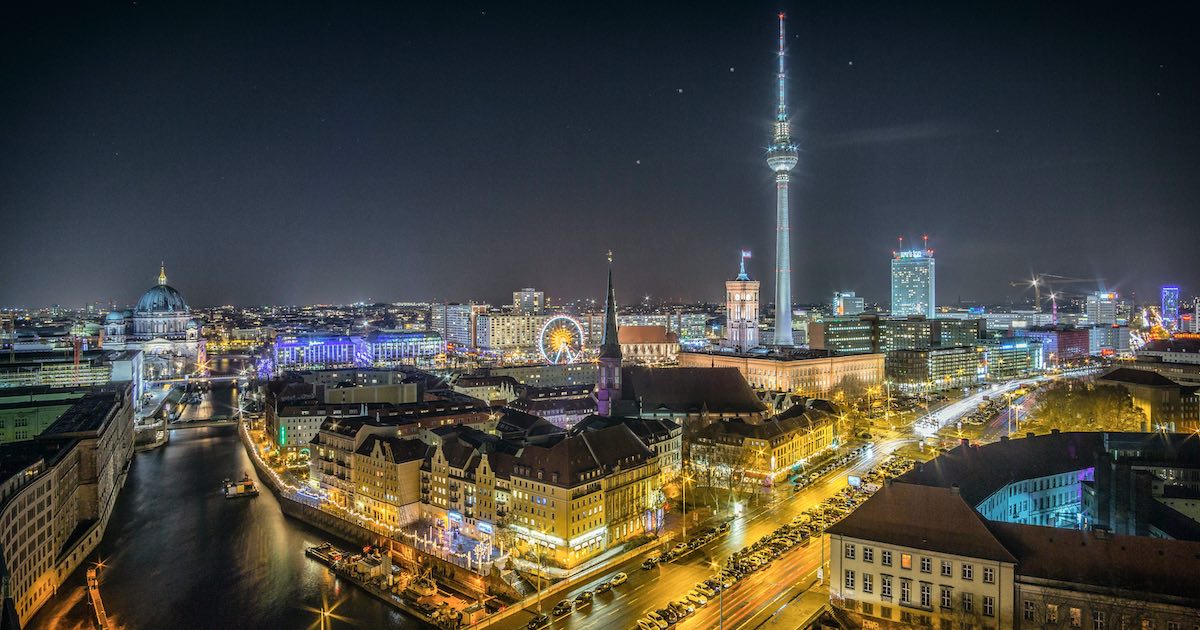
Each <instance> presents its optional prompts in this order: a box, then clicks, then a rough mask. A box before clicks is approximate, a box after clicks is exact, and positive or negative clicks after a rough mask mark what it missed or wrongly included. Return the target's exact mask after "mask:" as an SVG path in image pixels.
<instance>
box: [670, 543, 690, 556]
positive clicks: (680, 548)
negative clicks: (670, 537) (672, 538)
mask: <svg viewBox="0 0 1200 630" xmlns="http://www.w3.org/2000/svg"><path fill="white" fill-rule="evenodd" d="M687 550H688V545H687V543H679V544H677V545H675V546H674V547H671V551H672V552H674V553H675V555H679V554H681V553H685V552H687Z"/></svg>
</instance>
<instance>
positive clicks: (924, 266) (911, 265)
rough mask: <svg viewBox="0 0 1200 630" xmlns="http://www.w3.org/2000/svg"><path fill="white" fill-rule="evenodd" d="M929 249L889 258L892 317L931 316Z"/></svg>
mask: <svg viewBox="0 0 1200 630" xmlns="http://www.w3.org/2000/svg"><path fill="white" fill-rule="evenodd" d="M934 279H935V274H934V259H933V250H932V249H913V250H909V251H903V252H896V253H895V255H894V256H892V316H893V317H907V316H909V315H924V316H925V317H927V318H929V319H933V318H934V316H935V309H936V302H935V293H936V288H935V281H934Z"/></svg>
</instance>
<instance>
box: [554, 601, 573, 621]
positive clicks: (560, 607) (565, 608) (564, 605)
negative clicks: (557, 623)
mask: <svg viewBox="0 0 1200 630" xmlns="http://www.w3.org/2000/svg"><path fill="white" fill-rule="evenodd" d="M574 609H575V604H574V602H572V601H571V600H569V599H564V600H562V601H561V602H558V603H557V604H555V605H554V610H551V611H550V614H552V615H554V616H555V617H561V616H563V615H565V614H567V613H569V612H571V611H572V610H574Z"/></svg>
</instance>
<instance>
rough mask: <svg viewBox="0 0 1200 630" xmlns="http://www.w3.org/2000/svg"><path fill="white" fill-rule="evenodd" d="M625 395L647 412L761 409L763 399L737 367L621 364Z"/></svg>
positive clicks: (623, 394)
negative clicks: (761, 399) (666, 366)
mask: <svg viewBox="0 0 1200 630" xmlns="http://www.w3.org/2000/svg"><path fill="white" fill-rule="evenodd" d="M621 382H622V386H621V398H622V399H623V400H626V401H640V403H641V409H642V411H644V412H647V413H649V412H654V411H658V410H666V411H672V412H677V413H700V412H701V411H705V410H707V411H708V412H710V413H761V412H763V411H765V410H766V406H765V405H763V404H762V401H760V400H759V399H758V397H757V396H755V395H754V390H752V389H750V385H749V384H748V383H747V382H746V379H745V378H744V377H743V376H742V374H741V373H740V372H738V370H737V368H719V367H718V368H706V367H670V368H651V367H637V366H630V367H624V368H621Z"/></svg>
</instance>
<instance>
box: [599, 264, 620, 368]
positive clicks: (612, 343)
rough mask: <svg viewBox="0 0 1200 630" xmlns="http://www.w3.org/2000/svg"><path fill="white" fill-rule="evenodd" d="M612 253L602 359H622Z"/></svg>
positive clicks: (605, 305) (605, 304)
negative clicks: (618, 334)
mask: <svg viewBox="0 0 1200 630" xmlns="http://www.w3.org/2000/svg"><path fill="white" fill-rule="evenodd" d="M611 256H612V253H611V252H609V265H610V266H609V268H608V296H607V297H606V298H605V300H604V339H603V341H601V343H600V358H601V359H620V358H621V342H620V341H619V340H618V338H617V294H616V292H614V291H613V281H612V266H611V265H612V258H611Z"/></svg>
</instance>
